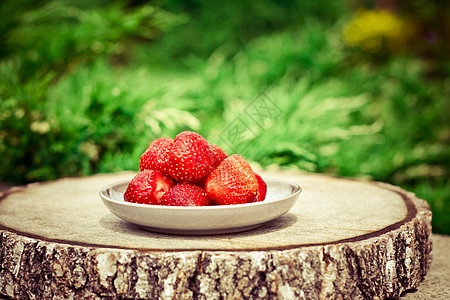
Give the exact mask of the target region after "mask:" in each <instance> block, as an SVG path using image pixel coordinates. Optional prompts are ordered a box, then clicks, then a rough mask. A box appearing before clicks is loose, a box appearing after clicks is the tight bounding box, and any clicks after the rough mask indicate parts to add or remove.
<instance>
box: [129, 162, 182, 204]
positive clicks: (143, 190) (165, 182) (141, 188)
mask: <svg viewBox="0 0 450 300" xmlns="http://www.w3.org/2000/svg"><path fill="white" fill-rule="evenodd" d="M174 184H175V182H173V181H172V180H170V179H169V178H167V177H165V176H164V175H162V174H161V173H160V172H158V171H155V170H144V171H142V172H140V173H138V174H137V175H136V176H135V177H134V178H133V179H132V180H131V182H130V184H129V185H128V187H127V190H126V191H125V194H124V195H123V198H124V200H125V201H127V202H134V203H143V204H154V205H158V204H159V202H160V200H161V198H162V196H163V195H164V193H165V192H166V191H167V190H169V188H171V187H172V186H173V185H174Z"/></svg>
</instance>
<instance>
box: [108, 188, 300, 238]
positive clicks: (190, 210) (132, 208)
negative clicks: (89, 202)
mask: <svg viewBox="0 0 450 300" xmlns="http://www.w3.org/2000/svg"><path fill="white" fill-rule="evenodd" d="M264 180H265V181H266V183H267V196H266V199H265V200H264V201H262V202H256V203H247V204H236V205H214V206H197V207H182V206H161V205H149V204H136V203H130V202H125V201H124V199H123V194H124V192H125V190H126V188H127V186H128V184H129V183H130V180H125V181H119V182H116V183H113V184H110V185H107V186H105V187H103V188H102V189H101V190H100V197H101V198H102V200H103V203H104V204H105V206H106V207H107V208H108V209H109V210H110V211H111V212H112V213H113V214H114V215H116V216H117V217H119V218H121V219H123V220H125V221H128V222H131V223H134V224H136V225H139V226H141V227H143V228H145V229H148V230H151V231H155V232H160V233H170V234H222V233H233V232H241V231H245V230H249V229H253V228H256V227H259V226H261V225H263V224H264V223H266V222H268V221H271V220H274V219H276V218H278V217H280V216H282V215H283V214H285V213H286V212H287V211H289V210H290V209H291V208H292V206H293V205H294V204H295V201H297V199H298V197H299V195H300V193H301V188H300V186H299V185H298V184H296V183H291V182H287V181H281V180H271V179H264Z"/></svg>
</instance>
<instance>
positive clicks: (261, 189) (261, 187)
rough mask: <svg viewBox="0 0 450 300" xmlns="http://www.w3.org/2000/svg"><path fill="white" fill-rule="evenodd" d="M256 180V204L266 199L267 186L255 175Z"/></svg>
mask: <svg viewBox="0 0 450 300" xmlns="http://www.w3.org/2000/svg"><path fill="white" fill-rule="evenodd" d="M255 177H256V180H257V181H258V197H257V198H256V202H261V201H264V199H266V194H267V184H266V182H265V181H264V180H263V179H262V177H261V176H259V175H258V174H256V173H255Z"/></svg>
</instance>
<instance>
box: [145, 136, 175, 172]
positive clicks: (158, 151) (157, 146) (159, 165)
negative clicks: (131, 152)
mask: <svg viewBox="0 0 450 300" xmlns="http://www.w3.org/2000/svg"><path fill="white" fill-rule="evenodd" d="M172 149H173V140H172V139H171V138H160V139H156V140H154V141H153V142H151V143H150V145H149V146H148V148H147V150H145V152H144V153H143V154H142V155H141V160H140V162H139V169H140V170H141V171H144V170H156V171H159V172H161V173H162V174H163V175H165V176H167V175H168V174H169V173H168V172H167V163H168V161H169V157H170V153H171V152H172Z"/></svg>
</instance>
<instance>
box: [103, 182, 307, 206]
mask: <svg viewBox="0 0 450 300" xmlns="http://www.w3.org/2000/svg"><path fill="white" fill-rule="evenodd" d="M263 179H264V181H265V182H266V183H267V185H268V186H269V184H268V182H270V183H282V184H285V185H289V186H290V187H291V189H292V191H291V193H290V194H288V195H286V196H283V197H280V198H276V199H273V200H268V201H265V200H264V201H260V202H252V203H243V204H230V205H209V206H166V205H155V204H143V203H133V202H126V201H124V200H122V201H121V200H117V199H114V198H112V197H111V195H110V194H109V191H110V190H111V189H113V188H114V187H116V186H118V185H124V184H128V183H130V181H131V179H122V180H119V181H115V182H113V183H110V184H107V185H105V186H103V187H102V188H101V189H100V190H99V195H100V198H101V199H102V200H103V201H107V202H111V203H114V204H120V205H124V206H129V207H135V208H145V209H156V210H172V211H175V210H183V211H189V210H194V211H195V210H198V211H201V210H224V209H227V210H228V209H240V208H250V207H255V206H261V205H269V204H270V203H277V202H282V201H284V200H287V199H291V198H292V197H295V196H297V195H299V194H300V193H301V192H302V191H303V189H302V188H301V187H300V185H298V184H297V183H295V182H291V181H288V180H282V179H272V178H263Z"/></svg>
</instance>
